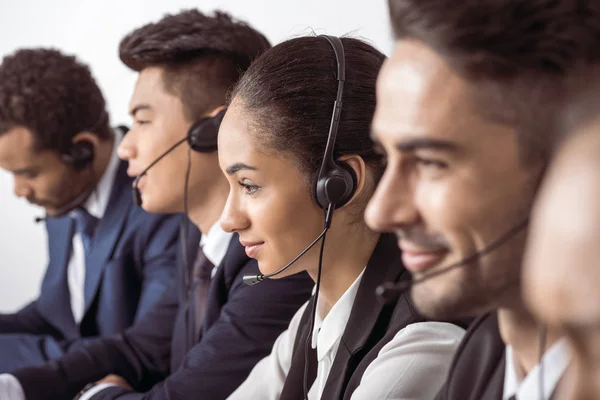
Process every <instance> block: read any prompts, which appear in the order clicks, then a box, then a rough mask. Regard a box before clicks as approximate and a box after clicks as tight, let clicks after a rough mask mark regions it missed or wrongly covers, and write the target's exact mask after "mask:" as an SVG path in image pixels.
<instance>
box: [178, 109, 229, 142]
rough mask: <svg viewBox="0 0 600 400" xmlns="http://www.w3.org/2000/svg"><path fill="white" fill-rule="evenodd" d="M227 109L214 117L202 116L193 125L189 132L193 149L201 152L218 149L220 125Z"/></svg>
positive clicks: (189, 140)
mask: <svg viewBox="0 0 600 400" xmlns="http://www.w3.org/2000/svg"><path fill="white" fill-rule="evenodd" d="M226 111H227V109H226V108H224V109H223V110H221V111H219V113H218V114H217V115H215V116H214V117H207V118H202V119H201V120H199V121H197V122H196V123H195V124H194V125H192V127H191V128H190V130H189V131H188V134H187V142H188V145H189V146H190V148H191V149H192V150H194V151H198V152H201V153H212V152H214V151H217V136H218V134H219V126H221V121H223V117H224V116H225V112H226Z"/></svg>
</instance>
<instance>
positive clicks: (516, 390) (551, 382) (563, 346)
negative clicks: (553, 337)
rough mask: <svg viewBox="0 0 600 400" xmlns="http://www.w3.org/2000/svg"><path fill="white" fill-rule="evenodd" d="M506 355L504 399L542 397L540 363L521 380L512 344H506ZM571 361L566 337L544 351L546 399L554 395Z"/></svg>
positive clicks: (525, 399) (522, 399) (520, 399)
mask: <svg viewBox="0 0 600 400" xmlns="http://www.w3.org/2000/svg"><path fill="white" fill-rule="evenodd" d="M505 357H506V363H505V364H506V366H505V369H504V391H503V394H502V400H508V399H509V398H510V397H511V396H516V398H517V400H527V399H535V400H537V399H540V398H541V397H540V393H539V389H540V364H539V363H538V364H536V365H535V367H533V369H532V370H531V371H529V374H527V376H526V377H525V379H523V380H522V381H521V380H520V379H519V377H518V375H517V371H516V369H515V364H514V362H515V361H514V353H513V349H512V347H511V346H506V355H505ZM570 361H571V352H570V351H569V345H568V343H567V341H566V340H565V339H560V340H558V341H557V342H556V343H554V344H553V345H552V346H551V347H550V348H549V349H548V351H546V353H544V355H543V356H542V364H543V371H544V379H543V385H544V388H543V390H544V393H543V394H544V397H543V398H544V400H549V399H550V398H551V397H552V394H553V393H554V390H555V389H556V386H557V385H558V382H559V381H560V378H561V377H562V376H563V374H564V373H565V371H566V369H567V367H568V366H569V362H570Z"/></svg>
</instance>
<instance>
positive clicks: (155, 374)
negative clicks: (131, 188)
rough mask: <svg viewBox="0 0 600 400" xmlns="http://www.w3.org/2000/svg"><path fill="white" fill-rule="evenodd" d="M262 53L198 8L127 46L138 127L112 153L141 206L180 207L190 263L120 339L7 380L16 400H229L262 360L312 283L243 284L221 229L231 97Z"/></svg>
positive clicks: (243, 260)
mask: <svg viewBox="0 0 600 400" xmlns="http://www.w3.org/2000/svg"><path fill="white" fill-rule="evenodd" d="M269 47H270V45H269V42H268V41H267V40H266V39H265V37H264V36H263V35H261V34H260V33H259V32H257V31H256V30H254V29H252V28H251V27H250V26H248V25H247V24H245V23H243V22H240V21H236V20H234V19H232V18H231V17H230V16H229V15H228V14H225V13H221V12H216V13H215V14H214V15H212V16H209V15H204V14H202V13H200V12H198V11H197V10H188V11H183V12H181V13H179V14H175V15H167V16H165V17H164V18H163V19H162V20H160V21H159V22H156V23H151V24H148V25H145V26H143V27H141V28H139V29H137V30H135V31H134V32H132V33H130V34H129V35H127V36H126V37H125V38H124V39H123V40H122V42H121V45H120V51H119V53H120V57H121V60H122V61H123V62H124V63H125V64H126V65H127V66H128V67H130V68H131V69H133V70H134V71H136V72H138V73H139V76H138V81H137V83H136V87H135V90H134V94H133V97H132V99H131V104H130V113H131V115H132V117H133V119H134V124H133V127H132V128H131V130H130V131H129V133H128V134H127V136H126V137H125V138H124V140H123V141H122V142H121V144H120V146H119V155H120V156H121V157H122V158H123V159H126V160H128V161H129V171H128V172H129V174H130V175H132V176H138V178H139V179H138V181H137V184H136V187H137V192H138V199H139V200H140V202H141V204H142V206H143V207H144V209H146V210H147V211H151V212H183V211H186V203H187V206H188V207H187V211H188V214H189V217H190V220H191V222H192V223H193V225H192V224H190V225H183V226H182V228H183V229H182V233H185V231H186V230H187V233H188V234H187V235H186V236H187V237H186V238H185V239H186V242H184V243H186V245H187V246H186V249H185V252H186V253H185V255H187V259H188V261H187V262H186V261H185V257H182V260H180V275H181V276H180V279H179V280H178V282H177V286H176V287H174V288H172V289H171V290H169V292H168V293H167V294H166V295H165V296H164V297H163V298H162V299H161V300H160V302H159V304H158V305H157V306H156V307H155V308H154V309H153V310H152V311H151V312H150V313H149V314H148V315H147V317H146V318H144V320H143V321H140V322H139V323H137V324H135V325H134V326H133V327H132V328H131V329H128V330H127V331H125V332H124V333H123V334H122V335H120V336H117V337H115V338H111V339H104V340H99V341H96V342H94V343H90V344H89V345H88V346H86V347H84V348H81V349H78V350H77V351H74V352H71V353H70V354H67V355H66V356H65V357H63V358H61V359H59V360H57V361H56V362H54V363H51V364H48V365H46V366H42V367H37V368H26V369H22V370H18V371H15V372H14V377H16V378H17V379H18V381H19V382H20V386H22V388H19V387H17V388H16V389H15V388H14V386H15V385H14V383H15V382H14V381H13V385H12V386H13V389H14V390H16V391H19V389H22V390H21V393H19V394H18V395H17V396H14V397H10V399H11V400H12V399H15V400H23V399H27V400H36V399H47V398H48V397H47V394H48V393H52V398H53V399H70V398H72V397H73V395H75V394H76V393H77V391H78V390H81V389H82V387H83V386H84V385H85V384H86V383H88V382H93V381H97V380H99V379H102V381H100V382H97V383H95V384H91V385H88V387H85V388H84V390H83V391H82V392H81V394H80V396H81V397H80V399H82V400H87V399H94V400H99V399H184V398H190V399H192V398H198V397H201V398H205V399H211V400H218V399H225V398H226V397H227V396H228V395H229V394H231V393H232V392H233V391H234V390H235V389H236V388H237V387H238V386H239V385H240V384H241V383H242V382H243V380H244V379H245V378H246V376H247V375H248V374H249V372H250V370H251V369H252V367H253V366H254V365H255V364H256V363H257V362H258V361H259V360H260V359H261V358H263V357H265V356H266V355H267V354H268V353H269V351H270V349H271V347H272V346H273V343H274V342H275V339H276V338H277V337H278V336H279V334H280V333H281V332H283V331H284V330H285V329H286V328H287V326H288V324H289V322H290V320H291V318H292V316H293V315H294V313H295V312H296V311H297V310H298V309H299V308H300V306H301V305H302V304H303V303H304V302H305V301H306V300H307V299H308V298H309V296H310V293H311V290H312V287H313V283H312V280H311V279H310V278H309V277H308V275H306V274H298V275H296V276H292V277H289V278H287V279H280V280H269V281H266V282H263V283H262V284H261V285H257V286H247V285H245V284H244V283H243V277H244V275H256V274H257V273H258V272H259V271H258V266H257V264H256V261H255V260H252V259H250V258H248V256H247V255H246V253H245V249H244V247H243V246H242V245H241V244H240V243H239V240H238V238H237V236H236V235H235V234H233V233H227V232H224V231H223V230H222V229H221V227H220V226H219V217H220V215H221V213H222V211H223V209H224V207H225V202H226V200H227V196H228V193H229V184H228V182H227V179H226V178H225V176H224V175H223V173H222V172H221V171H220V169H219V164H218V157H217V152H216V150H217V140H216V139H217V135H216V133H217V130H218V125H219V123H220V118H222V116H223V113H224V106H225V104H226V95H227V92H228V91H229V90H230V88H231V87H232V86H233V84H234V83H235V82H236V81H237V80H238V79H239V76H240V75H241V73H242V72H243V71H245V70H246V69H247V68H248V66H249V65H250V63H251V62H252V61H253V60H254V59H255V58H256V57H257V56H259V55H260V54H261V53H263V52H264V51H265V50H267V49H268V48H269ZM154 162H156V164H154V165H152V164H153V163H154ZM148 166H151V167H150V168H149V169H148ZM186 187H187V190H186V189H185V188H186ZM186 200H187V201H186ZM199 231H200V232H201V235H202V239H201V240H200V236H201V235H200V232H199ZM199 244H200V249H199V246H198V245H199ZM186 278H187V279H186ZM108 374H112V375H109V376H108V377H106V376H107V375H108ZM14 377H6V376H5V377H4V380H5V381H6V380H10V378H12V379H13V380H14ZM103 378H104V379H103ZM4 383H6V382H4ZM7 386H8V385H7ZM17 386H19V385H18V384H17ZM5 388H6V386H5ZM1 390H2V381H1V380H0V391H1ZM23 392H24V393H23ZM1 394H2V393H1V392H0V395H1ZM23 394H24V395H23Z"/></svg>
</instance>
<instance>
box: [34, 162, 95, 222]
mask: <svg viewBox="0 0 600 400" xmlns="http://www.w3.org/2000/svg"><path fill="white" fill-rule="evenodd" d="M91 171H92V172H91V173H92V174H93V175H94V176H95V175H96V174H94V172H93V170H91ZM95 180H96V179H92V182H94V181H95ZM95 189H96V187H95V184H92V185H90V186H89V187H88V188H87V189H86V190H84V191H83V192H81V193H80V194H79V195H78V196H77V197H75V198H74V199H73V200H71V201H70V202H68V203H67V204H65V205H64V206H62V207H60V208H59V209H58V210H57V211H56V212H54V213H52V215H48V213H46V215H44V216H43V217H35V219H34V222H35V223H36V224H39V223H40V222H44V221H46V220H47V219H48V218H60V217H63V216H65V215H66V214H67V213H68V212H69V211H71V210H73V209H75V208H77V207H79V206H80V205H81V204H82V203H83V202H84V201H86V200H87V198H88V197H90V196H91V195H92V193H94V190H95Z"/></svg>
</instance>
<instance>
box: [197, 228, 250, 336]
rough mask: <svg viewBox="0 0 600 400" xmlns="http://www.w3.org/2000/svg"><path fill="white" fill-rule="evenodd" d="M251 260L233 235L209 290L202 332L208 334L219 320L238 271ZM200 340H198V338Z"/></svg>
mask: <svg viewBox="0 0 600 400" xmlns="http://www.w3.org/2000/svg"><path fill="white" fill-rule="evenodd" d="M248 260H249V258H248V256H247V255H246V252H245V250H244V247H243V246H242V245H241V244H240V241H239V239H238V236H237V235H233V236H232V238H231V241H230V242H229V247H228V248H227V253H226V254H225V257H223V260H222V261H221V264H219V266H218V267H217V271H216V273H215V276H214V277H213V279H212V281H211V284H210V288H209V290H208V301H207V302H206V312H205V313H204V320H203V321H202V329H201V332H202V333H204V332H206V330H207V329H210V327H211V326H212V324H213V323H214V322H215V321H216V320H217V319H218V318H219V315H220V313H221V307H222V306H223V304H225V302H226V301H227V296H228V293H229V291H230V289H231V286H232V285H233V280H234V279H235V277H236V276H237V275H238V271H239V270H240V269H241V268H243V267H244V266H245V265H246V263H247V262H248ZM196 339H198V338H196Z"/></svg>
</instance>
